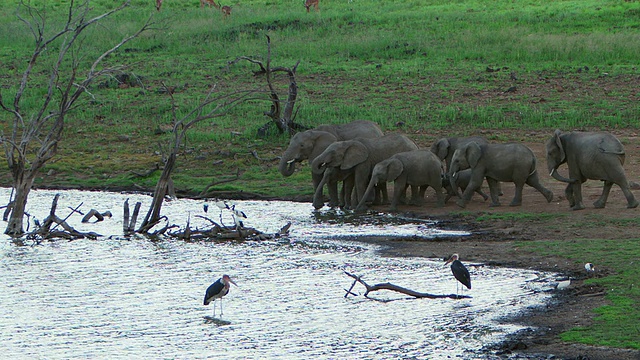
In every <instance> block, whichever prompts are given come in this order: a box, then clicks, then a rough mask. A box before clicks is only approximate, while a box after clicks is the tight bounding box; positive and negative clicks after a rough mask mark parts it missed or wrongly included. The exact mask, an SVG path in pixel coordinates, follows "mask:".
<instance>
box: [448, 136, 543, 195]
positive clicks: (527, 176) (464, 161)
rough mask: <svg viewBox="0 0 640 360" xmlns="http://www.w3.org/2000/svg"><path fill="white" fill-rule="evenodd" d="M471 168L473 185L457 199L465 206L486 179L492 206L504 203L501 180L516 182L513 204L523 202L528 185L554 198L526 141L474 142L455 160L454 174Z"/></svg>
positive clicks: (452, 162)
mask: <svg viewBox="0 0 640 360" xmlns="http://www.w3.org/2000/svg"><path fill="white" fill-rule="evenodd" d="M467 168H471V180H470V181H469V186H468V187H467V189H466V190H465V191H464V193H463V194H462V199H459V200H458V201H457V204H458V206H460V207H465V205H466V204H467V203H468V202H469V200H470V199H471V195H473V191H474V190H475V189H477V188H479V187H480V185H481V184H482V181H483V179H484V178H486V179H487V183H489V190H490V192H491V206H500V202H499V200H498V194H499V190H498V186H497V185H498V182H499V181H509V182H513V183H514V184H515V185H516V191H515V195H514V197H513V200H512V201H511V204H509V205H511V206H519V205H521V204H522V188H523V187H524V184H527V185H529V186H531V187H533V188H535V189H536V190H538V191H539V192H540V193H541V194H542V195H544V197H545V198H546V199H547V202H551V200H553V193H552V192H551V191H550V190H549V189H547V188H545V187H544V186H542V184H540V179H539V178H538V172H537V170H536V156H535V154H534V153H533V151H531V149H529V148H528V147H526V146H525V145H522V144H513V143H511V144H489V145H480V144H478V143H475V142H471V143H469V144H467V145H465V146H464V147H463V148H461V149H458V150H456V151H455V153H454V154H453V158H452V159H451V168H450V176H455V174H456V172H458V171H460V170H463V169H467Z"/></svg>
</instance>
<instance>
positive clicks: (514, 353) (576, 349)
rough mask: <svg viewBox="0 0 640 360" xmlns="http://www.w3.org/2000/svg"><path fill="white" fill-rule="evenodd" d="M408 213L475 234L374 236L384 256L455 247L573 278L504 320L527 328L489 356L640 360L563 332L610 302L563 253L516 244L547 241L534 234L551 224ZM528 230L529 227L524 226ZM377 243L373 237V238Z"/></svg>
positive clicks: (477, 257)
mask: <svg viewBox="0 0 640 360" xmlns="http://www.w3.org/2000/svg"><path fill="white" fill-rule="evenodd" d="M406 215H407V216H413V217H416V218H422V219H427V218H428V219H430V220H435V221H437V222H438V223H439V225H440V227H441V228H442V229H448V230H464V231H469V232H471V235H469V236H452V237H441V238H435V239H421V238H412V239H406V238H404V239H403V238H396V239H387V240H380V239H377V240H374V242H375V243H376V244H377V245H380V246H382V248H381V249H380V250H379V254H380V255H381V256H393V257H405V256H407V257H428V258H433V259H436V260H440V259H442V258H443V257H445V256H447V255H449V254H451V253H452V251H455V252H458V253H461V254H465V260H466V261H467V262H473V263H483V264H486V265H491V266H500V267H509V268H522V269H531V270H538V271H546V272H555V273H558V274H559V275H560V276H561V277H571V278H572V283H571V286H570V287H569V288H568V289H566V290H562V291H560V290H558V291H556V292H554V296H553V298H552V300H551V301H550V302H549V303H548V304H546V305H545V306H540V307H539V308H536V309H530V310H528V311H527V312H526V313H522V314H519V315H517V316H514V317H512V318H507V319H503V320H502V321H503V322H505V323H515V324H520V325H523V326H525V327H526V328H525V329H523V330H521V331H519V332H517V333H515V334H512V335H510V336H509V337H508V338H507V339H505V340H504V341H502V342H500V343H496V344H489V345H487V346H486V347H485V348H483V349H482V352H483V353H484V354H486V355H487V357H491V358H495V357H499V358H506V359H549V358H553V359H590V360H598V359H599V360H611V359H619V360H639V359H640V351H637V350H630V349H618V348H609V347H602V346H589V345H584V344H573V343H566V342H564V341H562V340H560V338H559V336H558V335H559V334H560V333H562V332H564V331H567V330H569V329H571V328H574V327H576V326H589V325H591V324H592V323H593V318H594V316H595V313H594V312H593V309H595V308H597V307H600V306H604V305H607V304H608V302H607V300H606V299H605V294H606V291H605V289H603V288H601V287H600V286H594V285H587V284H584V280H585V279H586V278H587V274H586V273H585V271H584V269H581V268H580V266H579V264H576V263H575V262H572V261H569V260H567V259H566V258H563V257H561V256H557V257H543V256H539V255H536V254H535V253H531V252H526V251H523V250H521V249H519V248H518V247H517V246H516V243H517V242H520V241H541V239H537V238H536V236H535V235H534V234H536V233H538V234H540V233H545V232H546V230H547V227H550V226H551V225H549V224H547V225H542V226H540V225H538V227H542V229H537V230H536V228H537V226H532V224H531V223H529V224H517V222H509V221H504V222H501V221H491V222H486V223H485V222H483V223H479V222H477V221H475V220H474V218H475V217H476V216H477V215H478V214H466V215H461V214H453V215H439V216H424V215H420V214H416V213H411V212H409V213H407V214H406ZM525 228H526V229H527V230H524V229H525ZM368 242H370V243H371V241H368ZM607 272H608V269H606V268H605V269H601V271H600V273H599V274H598V276H605V275H606V274H607Z"/></svg>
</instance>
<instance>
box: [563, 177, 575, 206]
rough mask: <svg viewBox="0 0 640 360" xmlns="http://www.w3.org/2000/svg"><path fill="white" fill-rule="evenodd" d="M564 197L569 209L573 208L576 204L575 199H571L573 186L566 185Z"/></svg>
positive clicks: (570, 184)
mask: <svg viewBox="0 0 640 360" xmlns="http://www.w3.org/2000/svg"><path fill="white" fill-rule="evenodd" d="M564 195H565V196H566V197H567V201H569V207H571V208H572V207H573V206H574V205H575V204H576V199H575V198H574V197H573V184H572V183H569V184H567V187H566V188H565V189H564Z"/></svg>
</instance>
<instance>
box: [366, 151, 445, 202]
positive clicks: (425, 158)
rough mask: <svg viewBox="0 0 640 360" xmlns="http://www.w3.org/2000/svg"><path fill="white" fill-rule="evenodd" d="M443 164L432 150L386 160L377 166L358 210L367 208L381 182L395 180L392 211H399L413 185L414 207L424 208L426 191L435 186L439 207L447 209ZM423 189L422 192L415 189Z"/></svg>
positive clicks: (401, 154)
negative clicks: (400, 202) (443, 187)
mask: <svg viewBox="0 0 640 360" xmlns="http://www.w3.org/2000/svg"><path fill="white" fill-rule="evenodd" d="M443 173H444V167H443V165H442V161H440V159H438V157H437V156H436V155H435V154H434V153H432V152H431V151H430V150H413V151H406V152H401V153H397V154H395V155H393V156H391V157H390V158H388V159H386V160H382V161H380V162H379V163H377V164H376V165H375V166H374V167H373V171H372V174H371V179H370V180H369V185H368V186H367V189H366V190H365V192H364V195H363V197H362V198H361V199H360V203H359V204H358V207H357V208H356V210H360V209H364V208H366V204H365V202H366V201H365V200H366V199H367V198H369V196H370V195H371V194H372V193H373V191H374V188H375V186H376V185H377V184H378V183H385V182H387V181H393V182H394V187H393V197H392V200H391V210H392V211H395V210H397V209H398V202H399V201H400V197H401V195H403V194H404V193H405V190H406V188H407V186H409V185H411V187H412V189H413V190H412V193H411V202H410V203H411V204H415V205H420V204H422V203H423V201H424V192H425V191H426V189H427V187H429V186H431V187H432V188H433V189H434V190H435V191H436V198H437V206H438V207H441V206H444V194H443V193H442V180H441V179H442V174H443ZM418 188H420V191H419V193H418V192H416V191H415V190H416V189H418Z"/></svg>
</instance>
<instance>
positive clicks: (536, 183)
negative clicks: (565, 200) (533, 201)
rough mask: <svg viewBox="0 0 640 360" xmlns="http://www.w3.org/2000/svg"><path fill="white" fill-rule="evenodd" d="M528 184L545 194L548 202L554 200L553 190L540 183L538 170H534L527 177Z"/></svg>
mask: <svg viewBox="0 0 640 360" xmlns="http://www.w3.org/2000/svg"><path fill="white" fill-rule="evenodd" d="M527 185H529V186H531V187H532V188H534V189H536V190H538V191H539V192H540V193H541V194H542V195H544V197H545V199H547V202H549V203H550V202H551V200H553V192H552V191H551V190H549V189H547V188H546V187H544V186H542V184H540V179H539V178H538V173H537V172H534V173H533V174H531V176H529V177H528V178H527Z"/></svg>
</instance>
